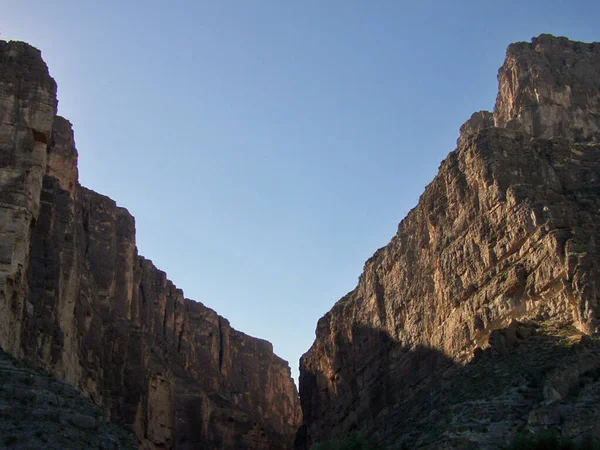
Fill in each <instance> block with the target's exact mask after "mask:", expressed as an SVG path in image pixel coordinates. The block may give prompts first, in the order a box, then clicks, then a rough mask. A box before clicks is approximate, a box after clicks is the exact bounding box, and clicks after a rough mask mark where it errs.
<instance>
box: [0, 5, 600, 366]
mask: <svg viewBox="0 0 600 450" xmlns="http://www.w3.org/2000/svg"><path fill="white" fill-rule="evenodd" d="M599 17H600V2H597V1H577V0H574V1H556V0H554V1H553V0H547V1H527V2H523V1H512V0H510V1H509V0H505V1H504V2H489V1H481V0H480V1H462V2H461V1H457V2H450V1H447V2H445V1H444V2H442V1H421V2H402V1H400V0H396V1H383V0H382V1H366V0H364V1H354V0H346V1H334V0H325V1H324V0H320V1H314V0H303V1H300V0H294V1H292V0H289V1H288V0H284V1H282V0H277V1H275V0H273V1H270V0H258V1H250V0H236V1H233V0H230V1H188V2H182V1H172V2H164V1H163V2H158V1H145V2H141V1H140V2H138V1H135V2H134V1H114V2H111V1H103V2H91V1H81V0H79V1H60V0H55V1H52V2H48V1H46V0H44V1H41V0H35V1H34V0H4V1H3V5H2V13H1V15H0V38H2V39H5V40H23V41H27V42H29V43H31V44H32V45H34V46H36V47H38V48H39V49H41V50H42V54H43V57H44V59H45V60H46V62H47V63H48V65H49V68H50V72H51V74H52V75H53V76H54V78H55V79H56V81H57V82H58V85H59V93H58V95H59V102H60V103H59V113H60V114H61V115H63V116H65V117H66V118H68V119H69V120H70V121H71V122H72V123H73V125H74V129H75V139H76V142H77V147H78V150H79V155H80V165H79V169H80V181H81V183H82V184H83V185H85V186H86V187H89V188H91V189H94V190H96V191H98V192H100V193H103V194H105V195H108V196H110V197H112V198H113V199H115V200H116V201H117V203H118V204H120V205H121V206H124V207H126V208H128V209H129V211H130V212H131V213H132V214H133V215H134V216H135V217H136V223H137V242H138V247H139V249H140V253H141V254H143V255H144V256H146V257H148V258H150V259H152V260H153V261H154V263H155V264H156V265H157V266H158V267H159V268H161V269H163V270H165V271H166V272H167V274H168V275H169V278H171V279H172V280H173V281H174V282H175V283H176V284H177V286H178V287H180V288H182V289H183V290H184V291H185V293H186V296H187V297H189V298H193V299H195V300H198V301H201V302H203V303H204V304H206V305H207V306H209V307H211V308H214V309H215V310H216V311H217V312H218V313H219V314H221V315H223V316H225V317H226V318H228V319H229V320H230V321H231V323H232V325H233V326H234V327H236V328H237V329H240V330H242V331H244V332H246V333H248V334H251V335H254V336H258V337H262V338H265V339H268V340H270V341H271V342H272V343H273V345H274V347H275V351H276V352H277V353H278V354H279V355H280V356H282V357H283V358H285V359H286V360H288V361H289V362H290V366H291V367H292V371H293V373H294V375H295V376H297V367H298V359H299V357H300V356H301V354H302V353H303V352H305V351H306V350H307V349H308V348H309V347H310V345H311V344H312V341H313V339H314V329H315V326H316V322H317V320H318V318H319V317H321V316H322V315H323V314H324V313H325V312H326V311H327V310H329V308H330V307H331V306H332V305H333V304H334V303H335V301H337V300H338V299H339V298H340V297H341V296H342V295H344V294H345V293H347V292H348V291H350V290H352V289H353V288H354V287H355V285H356V282H357V279H358V276H359V275H360V272H361V270H362V267H363V264H364V261H365V260H366V259H367V258H368V257H370V256H371V255H372V254H373V252H374V251H375V250H376V249H377V248H379V247H381V246H383V245H385V244H386V243H387V242H388V241H389V239H390V238H391V237H392V236H393V235H394V233H395V231H396V227H397V225H398V223H399V222H400V220H401V219H402V218H403V217H404V216H405V215H406V213H407V212H408V211H409V210H410V209H411V208H412V207H414V206H415V205H416V203H417V201H418V198H419V195H420V194H421V193H422V191H423V189H424V187H425V185H426V184H427V183H428V182H430V181H431V180H432V178H433V177H434V176H435V174H436V172H437V169H438V166H439V163H440V162H441V160H442V159H443V158H444V157H445V156H446V154H447V153H448V152H449V151H451V150H453V149H454V148H455V142H456V138H457V137H458V129H459V127H460V125H461V124H462V123H463V122H464V121H465V120H466V119H467V118H468V117H469V116H470V115H471V113H473V112H475V111H477V110H481V109H488V110H491V109H492V108H493V105H494V101H495V96H496V90H497V81H496V74H497V70H498V68H499V67H500V65H501V64H502V62H503V59H504V54H505V51H506V47H507V46H508V44H509V43H511V42H516V41H522V40H527V41H529V40H530V38H531V37H533V36H537V35H539V34H540V33H551V34H555V35H564V36H568V37H570V38H572V39H576V40H583V41H598V40H600V27H599V26H598V18H599Z"/></svg>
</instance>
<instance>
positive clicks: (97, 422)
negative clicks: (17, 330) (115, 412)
mask: <svg viewBox="0 0 600 450" xmlns="http://www.w3.org/2000/svg"><path fill="white" fill-rule="evenodd" d="M137 447H138V441H137V439H136V437H135V435H134V434H133V433H131V432H128V431H126V430H123V429H121V428H119V427H117V426H116V425H114V424H111V423H110V422H108V421H106V419H105V417H104V414H103V411H102V409H101V408H99V407H98V406H97V405H96V404H94V403H93V402H92V401H91V400H90V399H89V398H87V397H85V396H84V395H83V394H82V393H81V392H79V391H78V390H77V389H75V388H74V387H72V386H71V385H69V384H66V383H64V382H61V381H58V380H57V379H56V378H54V377H53V376H51V375H49V374H48V373H46V372H42V371H40V370H38V369H35V368H34V367H32V365H31V364H27V363H24V362H21V361H17V360H15V359H13V358H11V357H10V356H9V355H8V354H6V353H4V352H2V351H0V448H7V449H8V448H11V449H34V448H36V449H42V448H43V449H48V450H67V449H81V448H89V449H105V450H109V449H110V450H120V449H136V448H137Z"/></svg>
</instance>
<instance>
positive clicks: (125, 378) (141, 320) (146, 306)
mask: <svg viewBox="0 0 600 450" xmlns="http://www.w3.org/2000/svg"><path fill="white" fill-rule="evenodd" d="M55 94H56V85H55V83H54V81H53V80H52V78H50V76H49V75H48V70H47V68H46V65H45V64H44V63H43V61H42V59H41V56H40V53H39V51H37V50H35V49H33V48H32V47H30V46H28V45H27V44H24V43H15V42H9V43H6V42H1V41H0V202H1V203H0V236H1V245H0V347H2V349H4V350H6V351H7V352H9V353H11V354H12V355H14V356H16V357H19V358H26V359H28V360H31V361H33V362H34V363H35V364H37V365H39V366H40V367H42V368H43V369H45V370H47V371H48V372H50V373H52V374H54V375H55V376H57V377H58V378H60V379H62V380H65V381H67V382H69V383H71V384H73V385H75V386H77V387H78V388H79V389H81V390H82V392H83V393H84V394H86V395H88V396H89V397H90V398H91V399H92V400H93V401H94V402H96V403H97V404H98V405H101V406H102V408H103V409H104V411H105V413H106V414H107V416H108V417H109V418H110V419H113V420H115V421H117V422H119V423H121V424H124V425H126V426H128V427H130V428H131V429H132V430H133V431H134V432H135V434H136V435H137V437H138V439H139V441H140V448H148V449H153V448H178V449H186V448H190V449H192V448H194V449H196V448H205V449H212V448H223V449H243V448H247V449H286V448H290V447H291V445H292V440H293V435H294V433H295V430H296V429H297V427H298V425H299V424H300V421H301V412H300V407H299V400H298V396H297V392H296V388H295V386H294V383H293V381H292V379H291V376H290V369H289V366H288V364H287V362H285V361H283V360H282V359H280V358H279V357H277V356H276V355H275V354H274V353H273V348H272V345H271V344H270V343H268V342H266V341H263V340H260V339H256V338H253V337H250V336H247V335H245V334H243V333H241V332H239V331H236V330H234V329H233V328H231V327H230V325H229V323H228V322H227V320H226V319H224V318H222V317H220V316H218V315H217V314H216V313H215V312H214V311H213V310H211V309H209V308H207V307H205V306H204V305H202V304H201V303H197V302H194V301H192V300H188V299H186V298H185V297H184V295H183V292H182V291H181V289H178V288H177V287H176V286H175V285H174V284H173V283H172V282H171V281H170V280H168V279H167V276H166V274H165V273H164V272H162V271H160V270H158V269H157V268H156V267H155V266H154V265H153V264H152V262H151V261H149V260H147V259H145V258H143V257H141V256H139V255H138V254H137V248H136V245H135V221H134V218H133V217H132V216H131V215H130V214H129V213H128V211H127V210H126V209H124V208H120V207H118V206H117V205H116V203H115V202H114V201H113V200H111V199H109V198H108V197H105V196H102V195H100V194H97V193H95V192H93V191H90V190H88V189H85V188H83V187H81V186H80V185H79V184H78V180H77V150H76V149H75V144H74V140H73V132H72V130H71V126H70V124H69V123H68V121H66V120H65V119H63V118H61V117H57V116H56V96H55Z"/></svg>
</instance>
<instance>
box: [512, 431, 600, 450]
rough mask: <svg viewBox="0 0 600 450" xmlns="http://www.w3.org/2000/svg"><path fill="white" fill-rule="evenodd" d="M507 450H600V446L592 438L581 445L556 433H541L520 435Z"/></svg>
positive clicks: (588, 438) (586, 437)
mask: <svg viewBox="0 0 600 450" xmlns="http://www.w3.org/2000/svg"><path fill="white" fill-rule="evenodd" d="M504 449H505V450H600V444H599V443H598V442H596V441H595V440H594V438H593V437H591V436H585V437H584V438H583V439H582V440H581V441H580V442H579V443H575V442H574V441H573V440H571V439H566V438H561V437H560V436H559V435H558V433H556V432H555V431H543V432H541V433H536V434H534V433H528V432H523V433H520V434H518V435H517V436H516V437H515V438H514V439H513V441H512V442H511V443H510V445H509V446H508V447H504Z"/></svg>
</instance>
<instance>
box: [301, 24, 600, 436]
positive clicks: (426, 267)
mask: <svg viewBox="0 0 600 450" xmlns="http://www.w3.org/2000/svg"><path fill="white" fill-rule="evenodd" d="M599 112H600V44H598V43H595V44H584V43H578V42H571V41H569V40H567V39H565V38H555V37H552V36H548V35H542V36H540V37H539V38H536V39H533V41H532V44H529V43H519V44H513V45H511V46H510V47H509V49H508V52H507V59H506V62H505V64H504V66H502V68H501V69H500V74H499V94H498V99H497V102H496V107H495V111H494V114H493V115H492V114H491V113H488V112H480V113H476V114H474V115H473V116H472V117H471V119H470V120H469V121H468V122H467V123H466V124H465V125H464V126H463V127H462V128H461V137H460V138H459V140H458V148H457V149H456V150H455V151H454V152H452V153H450V154H449V155H448V157H447V158H446V159H445V160H444V161H443V162H442V164H441V167H440V170H439V173H438V175H437V176H436V178H435V179H434V180H433V181H432V182H431V184H430V185H429V186H427V188H426V189H425V192H424V193H423V195H422V196H421V198H420V201H419V204H418V205H417V206H416V207H415V208H414V209H413V210H412V211H411V212H410V213H409V214H408V215H407V217H406V218H405V219H404V220H403V221H402V222H401V223H400V225H399V227H398V232H397V234H396V235H395V236H394V237H393V238H392V240H391V242H390V243H389V244H388V245H386V246H385V247H383V248H381V249H379V250H378V251H377V252H375V254H374V255H373V257H372V258H371V259H369V260H368V261H367V262H366V264H365V267H364V272H363V274H362V275H361V276H360V279H359V282H358V286H357V287H356V288H355V289H354V290H353V291H352V292H350V293H349V294H348V295H346V296H345V297H344V298H342V299H341V300H339V301H338V302H337V303H336V304H335V306H334V307H333V308H332V309H331V311H329V312H328V313H327V314H326V315H325V316H324V317H322V318H321V319H320V320H319V322H318V324H317V329H316V340H315V342H314V344H313V345H312V347H311V348H310V350H309V351H308V352H307V353H306V354H305V355H304V356H303V357H302V359H301V362H300V396H301V402H302V409H303V413H304V425H303V427H302V429H301V430H300V432H299V433H298V437H297V446H298V447H299V448H306V447H308V446H309V445H310V443H311V442H316V441H323V440H327V439H331V438H336V437H340V436H343V435H344V434H346V433H348V432H349V431H351V430H355V429H359V430H362V431H363V432H364V433H366V434H368V435H371V434H374V435H378V436H379V437H380V438H382V439H384V442H386V443H387V444H388V445H392V444H394V445H396V444H399V443H401V442H402V441H403V440H406V441H407V442H409V443H410V446H409V447H410V448H412V447H413V446H416V447H423V448H493V447H494V446H497V445H502V444H504V443H505V440H506V439H508V438H510V437H511V436H513V435H514V434H515V433H516V432H517V431H518V430H520V429H522V428H523V427H526V426H527V427H530V428H534V427H536V426H538V425H540V424H542V423H543V422H544V420H554V422H552V423H553V426H554V425H556V426H558V425H561V427H562V428H560V430H561V432H562V433H564V434H565V435H567V436H570V437H579V436H581V435H582V434H583V433H588V432H591V433H595V434H596V436H597V437H600V427H599V426H598V423H597V417H598V415H597V414H598V411H597V409H593V408H592V409H593V411H592V410H589V408H588V406H584V405H591V404H593V403H594V402H597V400H598V399H599V397H598V391H599V390H600V383H598V367H600V359H599V358H600V354H599V353H598V350H597V343H596V341H595V340H594V341H593V343H592V344H590V348H588V347H585V350H583V351H580V352H579V353H577V352H578V350H577V349H578V348H579V347H577V345H579V344H577V342H578V340H579V339H580V337H581V335H582V333H587V334H589V333H595V332H597V331H598V319H599V317H600V311H599V309H598V308H599V307H598V299H599V296H600V291H599V288H600V258H599V251H600V249H599V247H598V241H597V236H598V235H599V232H600V228H599V227H600V225H599V224H600V142H599V140H600V134H599V131H600V114H599ZM494 125H495V126H494ZM515 320H519V321H521V322H522V323H527V324H528V325H523V326H520V325H518V323H519V322H515ZM564 330H567V331H568V332H567V333H564V332H563V331H564ZM517 349H518V351H517ZM525 349H527V351H528V352H530V353H527V352H525V354H524V353H523V352H524V351H525ZM565 349H566V350H565ZM580 350H581V348H580ZM574 354H576V355H577V356H573V355H574ZM547 355H552V357H547ZM514 365H517V367H516V368H515V367H514ZM567 368H569V370H567ZM569 371H570V372H569ZM563 372H569V373H571V374H570V375H565V376H562V375H560V376H559V374H563ZM552 380H554V381H552ZM463 385H464V386H466V389H465V388H461V386H463ZM557 386H561V387H560V388H558V387H557ZM537 392H542V393H543V395H542V396H541V397H536V393H537ZM560 408H562V409H560ZM586 408H587V409H586ZM561 411H562V412H563V413H564V412H565V411H569V413H568V417H567V416H565V415H564V414H563V416H564V417H563V419H560V420H558V421H556V420H555V419H556V417H561V416H560V414H561ZM590 412H591V414H590ZM557 414H558V416H557ZM548 417H554V419H547V418H548ZM566 423H569V424H570V425H569V426H566V425H565V424H566Z"/></svg>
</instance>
